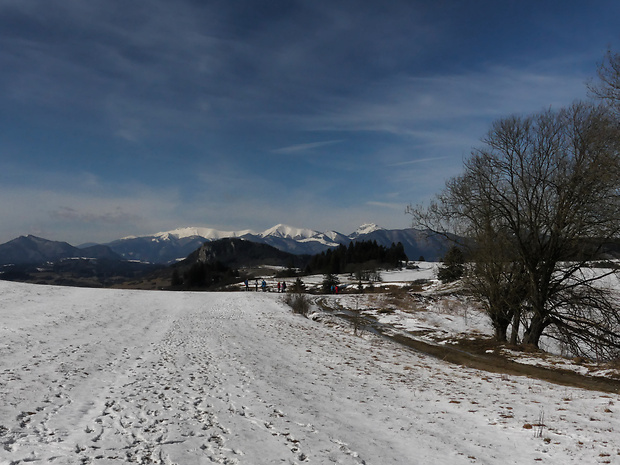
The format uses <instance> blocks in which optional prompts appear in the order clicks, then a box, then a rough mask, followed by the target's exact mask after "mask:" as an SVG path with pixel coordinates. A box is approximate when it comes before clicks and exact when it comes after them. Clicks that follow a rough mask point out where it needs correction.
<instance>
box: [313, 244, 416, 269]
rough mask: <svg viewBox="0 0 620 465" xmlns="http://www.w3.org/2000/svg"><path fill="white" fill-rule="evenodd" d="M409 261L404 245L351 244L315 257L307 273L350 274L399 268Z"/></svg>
mask: <svg viewBox="0 0 620 465" xmlns="http://www.w3.org/2000/svg"><path fill="white" fill-rule="evenodd" d="M407 260H408V258H407V255H406V254H405V248H404V247H403V244H402V243H400V242H399V243H398V244H394V243H392V245H391V246H390V247H385V246H383V245H379V244H377V241H360V242H351V243H350V244H349V245H348V247H347V246H345V245H341V246H340V247H337V248H335V249H330V250H326V251H325V252H321V253H320V254H317V255H314V256H313V257H312V258H311V259H310V262H309V263H308V266H307V267H306V272H307V273H311V274H315V273H348V272H354V271H357V270H360V269H364V268H378V267H391V268H392V267H397V266H399V265H400V264H401V263H402V262H406V261H407Z"/></svg>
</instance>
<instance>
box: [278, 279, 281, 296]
mask: <svg viewBox="0 0 620 465" xmlns="http://www.w3.org/2000/svg"><path fill="white" fill-rule="evenodd" d="M280 289H281V285H280V281H278V294H279V293H280Z"/></svg>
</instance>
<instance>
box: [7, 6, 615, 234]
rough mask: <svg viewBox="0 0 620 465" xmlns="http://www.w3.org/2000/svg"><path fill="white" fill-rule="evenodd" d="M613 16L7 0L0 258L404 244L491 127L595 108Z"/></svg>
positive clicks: (594, 11) (573, 9)
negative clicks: (250, 236)
mask: <svg viewBox="0 0 620 465" xmlns="http://www.w3.org/2000/svg"><path fill="white" fill-rule="evenodd" d="M618 18H620V2H617V1H615V0H609V1H598V0H593V1H588V2H586V1H570V0H569V1H566V0H564V1H544V0H542V1H541V0H537V1H518V2H517V1H497V0H495V1H473V0H472V1H456V0H455V1H449V0H446V1H442V0H435V1H415V0H406V1H400V0H390V1H379V0H375V1H368V0H366V1H364V0H357V1H353V0H351V1H349V0H331V1H322V0H312V1H310V0H308V1H281V0H269V1H258V0H254V1H249V0H221V1H197V0H177V1H175V2H171V1H164V0H150V1H148V2H145V1H132V2H121V1H117V0H89V1H87V2H86V1H79V0H63V1H58V0H47V1H45V2H41V1H35V0H0V31H2V33H1V34H0V108H2V111H1V112H0V195H1V199H2V201H1V203H0V215H1V216H2V221H1V222H0V242H6V241H8V240H11V239H13V238H15V237H17V236H20V235H25V234H35V235H38V236H41V237H45V238H48V239H53V240H64V241H67V242H70V243H72V244H75V245H78V244H80V243H83V242H90V241H94V242H107V241H111V240H114V239H117V238H119V237H123V236H126V235H137V234H148V233H155V232H158V231H164V230H169V229H174V228H177V227H184V226H206V227H213V228H218V229H225V230H234V229H247V228H250V229H255V230H263V229H267V228H268V227H271V226H273V225H274V224H276V223H286V224H289V225H292V226H296V227H304V228H311V229H317V230H328V229H335V230H337V231H340V232H342V233H345V234H346V233H350V232H352V231H353V230H355V229H356V228H357V226H359V225H360V224H362V223H366V222H375V223H377V224H379V225H381V226H383V227H386V228H406V227H408V226H409V223H410V219H409V218H408V217H407V216H406V215H405V214H404V210H405V207H406V206H407V205H408V204H410V203H413V204H417V203H420V202H424V201H425V200H428V199H429V198H430V197H431V196H432V195H434V194H435V193H437V192H438V191H439V190H440V189H441V188H442V187H443V185H444V183H445V180H446V179H447V178H448V177H451V176H454V175H457V174H458V173H459V172H460V171H461V168H462V162H463V158H464V157H466V156H467V155H468V154H469V153H470V150H471V148H472V147H474V146H477V145H479V140H480V139H481V138H482V137H483V136H484V135H485V133H486V131H487V130H488V128H489V125H490V123H491V122H492V121H494V120H496V119H498V118H501V117H505V116H508V115H511V114H514V113H517V114H527V113H532V112H537V111H540V110H542V109H544V108H549V107H554V108H558V107H561V106H564V105H567V104H570V103H571V102H573V101H574V100H576V99H584V98H586V97H587V88H586V82H587V81H588V80H589V79H591V78H593V77H594V76H595V75H596V68H597V65H598V64H599V63H600V62H601V61H602V60H603V57H604V54H605V52H606V51H607V49H608V48H611V49H612V50H614V51H620V27H619V26H620V23H619V21H618Z"/></svg>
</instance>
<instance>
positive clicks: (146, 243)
mask: <svg viewBox="0 0 620 465" xmlns="http://www.w3.org/2000/svg"><path fill="white" fill-rule="evenodd" d="M224 238H238V239H243V240H246V241H249V242H254V243H258V244H267V245H270V246H272V247H274V248H276V249H278V250H281V251H283V252H287V253H291V254H294V255H314V254H317V253H320V252H323V251H325V250H327V249H329V248H334V247H338V246H339V245H341V244H343V245H348V244H349V243H350V242H352V241H376V242H377V243H378V244H379V245H384V246H386V247H389V246H390V245H391V244H392V243H395V244H397V243H398V242H400V243H402V244H403V246H404V249H405V253H406V254H407V256H408V257H409V258H410V259H418V258H419V257H420V256H423V257H424V258H425V259H426V260H437V259H439V258H440V257H441V256H442V255H443V254H444V253H445V251H446V250H447V248H448V245H447V242H446V240H445V239H443V238H441V237H438V236H434V237H433V236H430V237H429V235H427V234H426V233H425V232H423V231H420V230H417V229H412V228H410V229H383V228H380V227H379V226H377V225H375V224H366V225H362V226H361V227H360V228H358V229H357V230H356V231H355V232H353V233H352V234H349V235H344V234H341V233H338V232H336V231H327V232H319V231H314V230H311V229H303V228H294V227H291V226H286V225H283V224H279V225H276V226H274V227H272V228H270V229H267V230H265V231H263V232H259V233H256V232H254V231H251V230H242V231H220V230H216V229H211V228H179V229H175V230H171V231H165V232H160V233H157V234H152V235H146V236H130V237H125V238H122V239H118V240H115V241H112V242H110V243H107V244H85V245H82V246H79V247H74V246H72V245H70V244H68V243H66V242H58V241H49V240H46V239H42V238H39V237H35V236H31V235H30V236H22V237H19V238H17V239H14V240H12V241H9V242H7V243H5V244H0V265H34V264H44V263H48V262H57V261H59V260H63V259H64V260H66V259H69V258H73V259H77V258H81V259H90V260H104V259H105V260H108V261H121V260H124V261H137V262H143V263H151V264H171V263H176V262H178V261H180V260H183V259H185V258H186V257H188V256H189V255H190V254H191V253H192V252H194V251H196V250H197V249H199V248H200V247H201V246H202V245H203V244H205V243H208V242H213V241H216V240H219V239H224Z"/></svg>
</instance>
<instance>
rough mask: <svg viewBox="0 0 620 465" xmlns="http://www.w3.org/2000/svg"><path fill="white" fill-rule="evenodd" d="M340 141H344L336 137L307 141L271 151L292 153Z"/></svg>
mask: <svg viewBox="0 0 620 465" xmlns="http://www.w3.org/2000/svg"><path fill="white" fill-rule="evenodd" d="M341 142H344V140H343V139H338V140H327V141H322V142H309V143H307V144H297V145H289V146H288V147H282V148H279V149H274V150H272V152H273V153H278V154H285V155H293V154H296V153H301V152H308V151H311V150H315V149H318V148H322V147H327V146H330V145H335V144H339V143H341Z"/></svg>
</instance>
